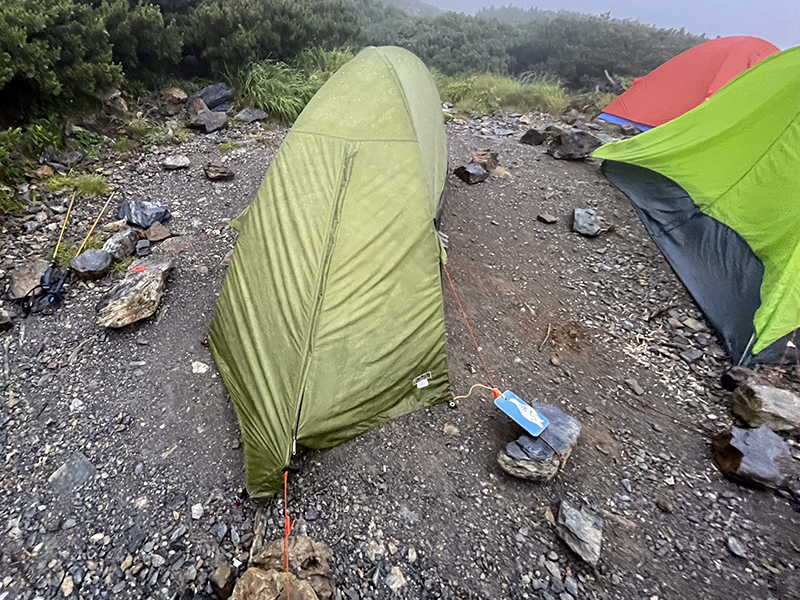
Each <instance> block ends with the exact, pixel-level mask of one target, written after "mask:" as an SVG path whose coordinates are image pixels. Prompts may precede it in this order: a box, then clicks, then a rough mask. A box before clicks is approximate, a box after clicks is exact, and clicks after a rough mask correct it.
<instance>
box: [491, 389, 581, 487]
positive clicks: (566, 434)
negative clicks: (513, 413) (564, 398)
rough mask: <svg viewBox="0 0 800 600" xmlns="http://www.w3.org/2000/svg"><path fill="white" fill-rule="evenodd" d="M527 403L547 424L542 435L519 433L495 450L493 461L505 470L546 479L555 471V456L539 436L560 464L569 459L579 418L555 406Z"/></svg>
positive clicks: (578, 429)
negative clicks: (517, 436)
mask: <svg viewBox="0 0 800 600" xmlns="http://www.w3.org/2000/svg"><path fill="white" fill-rule="evenodd" d="M531 406H532V407H533V408H534V409H535V410H536V412H538V413H539V414H541V415H542V416H544V417H546V418H547V420H548V421H550V424H549V425H548V426H547V429H545V430H544V433H542V436H540V437H537V438H535V437H531V436H529V435H523V436H522V437H520V438H519V439H518V440H516V441H514V442H511V443H509V444H507V445H506V447H505V448H504V449H502V450H500V452H498V453H497V462H498V464H499V465H500V467H501V468H502V469H503V470H504V471H505V472H506V473H508V474H510V475H513V476H514V477H520V478H522V479H530V480H531V481H549V480H550V479H552V478H553V477H554V476H555V475H556V473H558V471H559V457H558V456H556V454H555V453H554V452H553V450H552V448H550V446H548V445H547V444H546V443H545V442H544V441H543V440H542V439H541V437H544V438H545V439H546V440H547V442H548V443H549V444H550V445H551V446H553V448H555V449H556V450H557V451H558V453H559V454H560V455H561V460H560V462H561V467H563V465H564V464H566V462H567V460H568V459H569V456H570V454H571V453H572V449H573V448H574V447H575V443H576V442H577V441H578V436H579V435H580V432H581V424H580V421H578V420H577V419H575V418H574V417H571V416H569V415H568V414H566V413H564V412H563V411H561V410H560V409H558V408H556V407H555V406H551V405H549V404H539V403H537V402H532V403H531Z"/></svg>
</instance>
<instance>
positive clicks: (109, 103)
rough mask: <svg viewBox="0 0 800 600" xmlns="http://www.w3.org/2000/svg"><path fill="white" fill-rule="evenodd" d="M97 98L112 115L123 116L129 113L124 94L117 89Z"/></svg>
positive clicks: (101, 94) (112, 89)
mask: <svg viewBox="0 0 800 600" xmlns="http://www.w3.org/2000/svg"><path fill="white" fill-rule="evenodd" d="M97 98H99V99H100V101H101V102H102V103H103V105H104V106H105V107H106V109H107V110H108V111H109V112H110V113H111V114H114V115H117V116H122V115H124V114H125V113H126V112H128V105H127V104H126V103H125V100H124V99H123V98H122V92H120V91H119V90H118V89H116V88H111V89H109V90H106V91H104V92H101V93H99V94H97Z"/></svg>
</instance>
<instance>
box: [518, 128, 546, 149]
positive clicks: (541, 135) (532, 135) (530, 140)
mask: <svg viewBox="0 0 800 600" xmlns="http://www.w3.org/2000/svg"><path fill="white" fill-rule="evenodd" d="M547 137H548V136H547V133H546V132H545V131H543V130H541V129H537V128H535V127H533V128H531V129H528V131H526V132H525V133H524V134H523V135H522V137H521V138H520V139H519V141H520V143H521V144H528V145H530V146H539V145H541V144H544V143H545V142H546V141H547Z"/></svg>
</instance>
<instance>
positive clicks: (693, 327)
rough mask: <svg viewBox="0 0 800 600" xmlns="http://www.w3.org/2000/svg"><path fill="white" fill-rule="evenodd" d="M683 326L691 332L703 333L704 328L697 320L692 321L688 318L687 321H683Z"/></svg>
mask: <svg viewBox="0 0 800 600" xmlns="http://www.w3.org/2000/svg"><path fill="white" fill-rule="evenodd" d="M683 325H684V326H686V327H688V328H689V329H691V330H692V331H705V330H706V326H705V325H704V324H703V323H701V322H700V321H698V320H697V319H693V318H692V317H689V318H688V319H684V321H683Z"/></svg>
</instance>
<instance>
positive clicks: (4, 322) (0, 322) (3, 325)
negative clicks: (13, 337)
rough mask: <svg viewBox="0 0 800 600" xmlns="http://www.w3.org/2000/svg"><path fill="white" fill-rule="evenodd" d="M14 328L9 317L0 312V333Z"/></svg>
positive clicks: (5, 313) (2, 311)
mask: <svg viewBox="0 0 800 600" xmlns="http://www.w3.org/2000/svg"><path fill="white" fill-rule="evenodd" d="M13 327H14V321H13V320H12V319H11V315H10V314H9V313H7V312H6V311H4V310H0V332H3V331H10V330H11V329H12V328H13Z"/></svg>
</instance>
